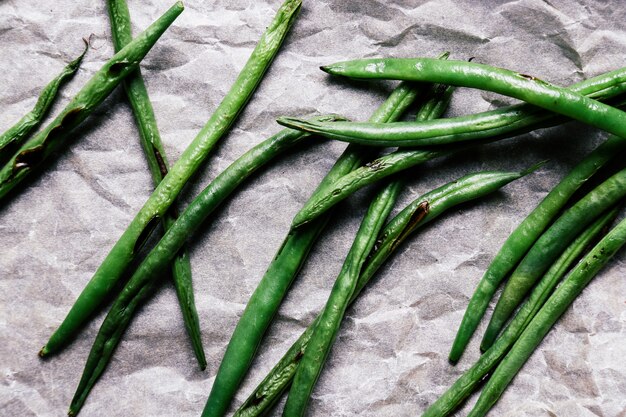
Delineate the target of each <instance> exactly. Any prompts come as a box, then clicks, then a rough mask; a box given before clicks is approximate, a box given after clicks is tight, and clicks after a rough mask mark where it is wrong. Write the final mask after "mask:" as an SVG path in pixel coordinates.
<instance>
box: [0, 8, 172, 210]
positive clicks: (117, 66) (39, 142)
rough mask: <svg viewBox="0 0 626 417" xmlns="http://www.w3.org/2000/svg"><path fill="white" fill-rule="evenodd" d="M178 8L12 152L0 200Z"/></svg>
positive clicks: (135, 61) (2, 174)
mask: <svg viewBox="0 0 626 417" xmlns="http://www.w3.org/2000/svg"><path fill="white" fill-rule="evenodd" d="M182 11H183V5H182V3H180V2H178V3H176V4H174V6H172V7H171V8H170V9H169V10H168V11H167V12H165V14H164V15H163V16H161V17H160V18H159V19H158V20H157V21H155V22H154V23H153V24H152V25H150V27H148V28H147V29H146V30H145V31H144V32H143V33H141V34H140V35H139V36H137V38H136V39H135V40H134V41H133V42H132V43H131V44H129V45H127V46H126V48H124V49H122V50H121V51H120V52H118V53H117V54H115V55H114V56H113V57H112V58H111V59H110V60H109V61H107V62H106V63H105V64H104V66H103V67H102V68H101V69H100V70H99V71H98V72H96V73H95V74H94V75H93V77H91V79H90V80H89V81H87V84H85V86H83V88H82V89H81V90H80V91H79V92H78V93H77V94H76V96H74V98H73V99H72V100H71V101H70V102H69V104H68V105H67V106H66V107H65V108H64V109H63V110H62V111H61V113H60V114H59V115H58V116H57V117H56V118H55V119H54V120H53V121H52V122H51V123H50V124H48V125H47V126H46V127H45V128H44V129H43V130H42V131H41V132H39V133H37V134H36V135H34V136H33V137H31V138H30V139H29V140H27V141H26V142H25V143H24V144H23V145H22V146H21V147H20V148H19V149H18V150H17V151H16V152H15V154H14V155H13V156H12V157H11V159H10V160H9V161H8V162H7V164H6V165H5V166H4V167H3V168H2V169H1V170H0V200H1V199H2V198H4V197H5V196H6V195H7V193H8V192H9V191H11V190H12V189H13V188H15V187H16V186H17V185H18V184H19V183H21V181H23V180H24V178H26V177H27V176H28V175H29V174H31V173H32V172H33V171H35V169H36V168H37V167H38V166H39V165H40V164H41V163H42V162H43V161H44V160H45V159H46V158H48V157H49V156H50V154H51V153H52V152H54V151H55V150H57V149H59V148H61V146H63V145H64V144H65V142H66V141H67V140H68V139H70V136H71V135H70V133H71V130H72V129H73V128H75V127H76V126H78V125H79V124H80V122H82V121H83V120H85V119H86V118H87V116H89V114H90V113H91V112H93V110H94V109H95V108H96V107H97V106H98V105H99V104H100V103H102V101H104V99H105V98H106V97H107V96H108V95H109V94H110V93H111V91H113V89H114V88H115V87H116V86H117V85H118V84H119V83H120V82H121V81H122V80H123V79H124V78H125V77H126V76H128V75H129V74H130V73H131V72H132V71H134V69H135V68H137V66H138V65H139V62H140V61H141V60H142V59H143V57H144V56H145V55H146V54H147V53H148V51H149V50H150V48H152V46H153V45H154V43H155V42H156V41H157V40H158V39H159V37H160V36H161V35H162V34H163V32H165V30H166V29H167V28H168V27H169V26H170V25H171V24H172V22H174V20H175V19H176V18H177V17H178V15H179V14H180V13H181V12H182Z"/></svg>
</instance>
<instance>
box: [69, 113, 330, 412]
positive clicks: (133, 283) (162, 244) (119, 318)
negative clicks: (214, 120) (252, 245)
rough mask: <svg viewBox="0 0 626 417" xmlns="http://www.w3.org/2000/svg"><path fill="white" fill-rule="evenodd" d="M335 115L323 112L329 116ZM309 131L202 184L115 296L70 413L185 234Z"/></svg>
mask: <svg viewBox="0 0 626 417" xmlns="http://www.w3.org/2000/svg"><path fill="white" fill-rule="evenodd" d="M337 117H338V116H320V118H326V119H329V118H330V119H335V118H337ZM307 136H308V134H307V133H304V132H300V131H297V130H291V129H284V130H282V131H281V132H279V133H278V134H276V135H274V136H272V137H271V138H269V139H267V140H265V141H263V142H261V143H260V144H258V145H257V146H255V147H253V148H252V149H250V150H249V151H248V152H246V153H244V154H243V155H242V156H241V157H240V158H238V159H237V160H236V161H235V162H233V163H232V164H231V165H230V166H229V167H228V168H226V169H225V170H224V171H223V172H222V173H221V174H220V175H218V176H217V177H216V178H215V179H214V180H213V181H212V182H211V183H210V184H209V185H208V186H207V187H206V188H205V189H204V190H202V192H201V193H200V194H199V195H198V196H197V197H196V198H195V199H194V200H193V201H192V202H191V203H190V204H189V206H188V207H187V209H186V210H185V211H184V212H183V213H182V214H181V215H180V217H179V218H178V219H177V220H176V221H175V222H174V224H172V226H171V227H170V228H169V229H168V230H167V231H166V232H165V234H164V235H163V237H162V238H161V240H160V241H159V242H158V243H157V245H156V246H155V247H154V248H153V249H152V251H150V253H149V254H148V255H147V256H146V258H145V259H144V260H143V262H142V263H141V264H140V265H139V267H138V268H137V270H136V271H135V273H134V274H133V276H132V277H131V278H130V280H129V281H128V283H127V284H126V285H125V286H124V288H123V289H122V291H121V292H120V294H119V295H118V297H117V298H116V299H115V301H114V303H113V305H112V306H111V310H110V311H109V313H108V314H107V316H106V318H105V319H104V321H103V323H102V325H101V326H100V330H99V332H98V335H97V336H96V340H95V341H94V344H93V346H92V348H91V351H90V353H89V357H88V359H87V363H86V364H85V369H84V371H83V375H82V377H81V380H80V383H79V386H78V388H77V389H76V393H75V395H74V399H73V400H72V405H71V406H70V413H72V414H77V413H78V411H79V410H80V408H81V407H82V405H83V403H84V402H85V400H86V398H87V395H88V394H89V392H90V390H91V389H92V387H93V386H94V384H95V383H96V381H97V380H98V378H99V377H100V375H101V374H102V372H104V369H105V368H106V366H107V364H108V363H109V360H110V359H111V357H112V355H113V353H114V351H115V348H116V347H117V345H118V344H119V341H120V339H121V337H122V336H123V334H124V331H125V330H126V328H127V327H128V325H129V324H130V321H131V320H132V317H133V315H134V312H135V310H136V309H137V307H138V306H140V305H141V303H142V302H143V300H145V299H146V298H148V297H149V296H150V295H151V294H152V293H154V291H155V290H156V288H158V285H159V284H160V280H159V278H160V277H161V275H162V274H161V271H163V270H164V269H166V268H167V266H168V265H169V264H170V262H171V261H172V260H173V259H174V258H175V257H176V256H177V254H178V253H179V252H180V248H181V247H183V246H184V244H185V242H186V241H187V239H188V238H189V237H190V236H191V235H192V234H193V233H194V232H195V231H196V230H197V229H198V228H199V227H200V226H201V225H202V224H203V222H204V221H205V220H206V219H207V218H208V217H209V216H210V214H211V213H213V211H214V210H215V209H216V208H217V207H219V206H220V204H222V203H223V202H224V201H225V200H226V199H227V198H228V197H229V196H230V195H231V194H232V193H233V192H234V191H235V190H236V188H237V187H238V186H239V185H240V184H241V183H242V182H243V181H245V180H246V179H247V178H248V177H249V176H250V175H252V174H253V173H254V172H256V171H257V170H258V169H259V168H260V167H262V166H264V165H266V164H267V163H268V162H270V161H271V160H272V159H273V158H275V157H277V156H278V155H280V154H281V153H283V152H285V151H286V150H288V149H290V148H292V147H293V146H294V145H296V144H298V143H301V142H302V141H303V139H305V138H306V137H307Z"/></svg>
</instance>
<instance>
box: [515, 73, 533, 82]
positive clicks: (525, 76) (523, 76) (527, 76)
mask: <svg viewBox="0 0 626 417" xmlns="http://www.w3.org/2000/svg"><path fill="white" fill-rule="evenodd" d="M519 76H520V77H522V78H526V79H527V80H531V81H535V80H537V78H535V77H533V76H532V75H528V74H521V73H520V74H519Z"/></svg>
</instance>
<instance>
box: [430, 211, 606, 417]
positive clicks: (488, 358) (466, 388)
mask: <svg viewBox="0 0 626 417" xmlns="http://www.w3.org/2000/svg"><path fill="white" fill-rule="evenodd" d="M617 213H618V209H617V208H615V209H613V210H611V211H610V212H608V213H607V214H605V215H603V216H602V217H600V218H599V219H598V220H596V222H595V223H594V224H593V225H591V226H590V227H588V228H587V229H586V230H585V231H583V232H582V233H581V234H580V235H579V236H578V237H577V238H576V239H575V240H574V242H572V244H571V245H569V246H568V248H567V249H565V251H564V252H563V253H562V254H561V256H560V257H559V258H558V259H557V260H556V262H554V264H552V266H551V267H550V269H549V270H548V271H547V272H546V273H545V275H544V276H543V278H542V279H541V281H539V284H537V287H536V288H535V289H533V292H532V294H531V295H530V297H529V298H528V301H527V302H526V303H524V305H523V306H522V308H521V309H520V311H519V312H518V313H517V314H516V315H515V317H514V318H513V320H512V321H511V323H510V324H509V325H508V326H507V328H506V329H505V330H504V332H503V333H502V336H500V337H499V338H498V340H496V342H495V343H494V344H493V346H491V347H490V348H489V349H488V350H487V351H486V352H485V353H484V354H483V355H481V357H480V358H479V359H478V361H477V362H476V363H475V364H474V365H472V367H471V368H469V369H468V370H467V371H465V372H464V373H463V375H461V376H460V377H459V379H457V380H456V382H455V383H454V384H453V385H452V386H451V387H450V388H448V390H447V391H446V392H444V393H443V394H442V395H441V397H439V398H438V399H437V401H435V402H434V403H433V404H432V405H431V406H430V407H428V409H427V410H426V411H425V412H424V414H422V417H444V416H448V415H451V414H452V413H453V412H454V411H455V410H456V409H457V408H458V407H459V406H460V405H461V403H462V402H463V401H464V400H465V399H466V398H467V397H469V395H470V394H471V393H472V392H474V391H475V390H476V389H477V388H478V387H479V386H480V384H481V382H482V381H483V379H484V378H485V377H486V376H487V375H488V374H489V372H491V370H492V369H493V368H494V367H495V366H496V365H497V364H498V363H499V362H500V360H501V359H502V358H503V357H504V355H506V353H507V352H508V351H509V349H510V348H511V346H513V344H514V343H515V341H516V340H517V338H518V337H519V336H520V334H521V333H522V331H524V329H525V328H526V326H527V325H528V323H529V322H530V321H531V320H532V318H533V317H535V315H536V314H537V311H539V309H540V308H541V307H542V306H543V305H544V303H545V302H546V300H547V299H548V297H550V294H552V291H554V288H555V287H556V285H557V284H558V283H559V282H560V281H561V279H562V278H563V276H565V274H566V273H567V271H568V270H569V269H570V268H571V266H572V265H573V264H574V262H575V261H576V260H577V259H578V258H579V257H580V256H581V254H582V253H583V252H584V251H585V249H586V248H587V247H589V245H590V244H591V243H592V242H593V241H594V240H595V239H596V238H597V237H598V235H599V234H601V233H602V231H603V229H604V228H605V227H606V226H607V225H608V224H609V223H610V222H611V221H612V220H613V219H614V218H615V216H616V215H617Z"/></svg>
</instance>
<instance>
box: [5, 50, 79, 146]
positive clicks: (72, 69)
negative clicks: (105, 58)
mask: <svg viewBox="0 0 626 417" xmlns="http://www.w3.org/2000/svg"><path fill="white" fill-rule="evenodd" d="M88 48H89V43H88V42H87V41H85V49H84V50H83V53H82V54H80V56H79V57H78V58H76V59H75V60H73V61H72V62H70V63H69V64H67V65H66V66H65V67H64V68H63V70H62V71H61V73H60V74H59V75H57V76H56V77H55V78H54V79H53V80H52V81H50V82H49V83H48V84H47V85H46V86H45V87H44V89H43V90H42V92H41V94H40V95H39V98H38V99H37V103H35V107H33V109H32V110H31V111H29V112H28V113H26V115H25V116H24V117H22V118H21V119H20V120H19V121H18V122H17V123H16V124H14V125H13V126H11V127H10V128H9V129H8V130H7V131H6V132H4V133H3V134H2V135H0V155H1V154H2V151H3V150H4V149H5V148H6V147H7V146H9V145H18V144H20V143H22V141H23V140H24V139H26V137H27V136H28V134H29V133H30V132H31V131H32V130H33V129H34V128H35V127H37V126H38V125H39V124H40V123H41V121H42V120H43V118H44V117H45V116H46V114H47V113H48V110H50V107H51V106H52V103H54V99H55V98H56V97H57V93H58V92H59V89H60V88H61V86H62V85H63V84H64V83H66V82H67V81H69V80H71V79H72V77H73V76H74V74H76V71H78V68H79V67H80V63H81V62H82V60H83V57H84V56H85V54H86V53H87V49H88Z"/></svg>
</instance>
